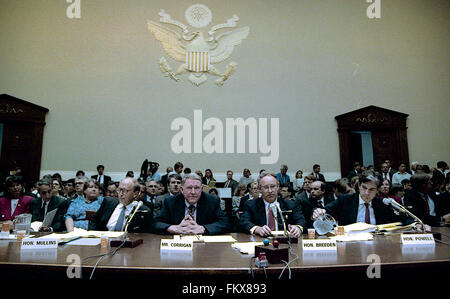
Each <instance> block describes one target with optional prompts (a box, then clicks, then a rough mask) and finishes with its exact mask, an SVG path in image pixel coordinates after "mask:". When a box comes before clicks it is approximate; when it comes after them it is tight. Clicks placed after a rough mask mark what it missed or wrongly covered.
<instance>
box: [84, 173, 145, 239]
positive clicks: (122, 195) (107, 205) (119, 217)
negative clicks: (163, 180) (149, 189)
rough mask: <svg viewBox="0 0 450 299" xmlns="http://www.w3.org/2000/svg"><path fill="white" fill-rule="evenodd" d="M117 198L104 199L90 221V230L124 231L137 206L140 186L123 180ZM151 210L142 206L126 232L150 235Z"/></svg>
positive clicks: (135, 182)
mask: <svg viewBox="0 0 450 299" xmlns="http://www.w3.org/2000/svg"><path fill="white" fill-rule="evenodd" d="M117 192H118V195H119V198H118V199H117V198H115V197H105V198H104V199H103V202H102V205H101V206H100V208H99V209H98V211H97V213H96V214H95V216H94V218H93V219H92V221H90V223H89V229H90V230H100V231H124V230H125V228H126V225H127V222H128V219H129V217H131V215H132V214H133V213H134V210H135V208H136V206H137V204H138V201H137V199H138V197H139V193H140V192H141V185H140V184H139V182H138V181H137V180H136V179H135V178H125V179H123V180H122V181H120V183H119V188H118V189H117ZM152 218H153V217H152V213H151V210H150V209H149V208H148V207H147V206H145V205H142V206H141V207H140V208H139V210H138V211H137V212H136V214H135V216H134V218H133V219H132V220H131V221H130V223H129V225H128V229H127V232H131V233H150V232H151V224H152Z"/></svg>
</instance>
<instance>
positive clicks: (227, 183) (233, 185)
mask: <svg viewBox="0 0 450 299" xmlns="http://www.w3.org/2000/svg"><path fill="white" fill-rule="evenodd" d="M223 186H224V188H231V195H232V196H233V195H234V191H235V190H236V187H237V186H238V182H237V181H236V180H233V171H231V170H228V171H227V180H226V181H225V184H224V185H223Z"/></svg>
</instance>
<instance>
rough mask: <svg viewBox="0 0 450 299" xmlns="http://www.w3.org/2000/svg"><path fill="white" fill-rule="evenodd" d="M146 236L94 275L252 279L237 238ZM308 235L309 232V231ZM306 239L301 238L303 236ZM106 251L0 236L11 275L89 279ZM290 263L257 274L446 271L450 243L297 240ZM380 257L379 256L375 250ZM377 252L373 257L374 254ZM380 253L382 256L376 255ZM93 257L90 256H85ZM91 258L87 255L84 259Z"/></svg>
mask: <svg viewBox="0 0 450 299" xmlns="http://www.w3.org/2000/svg"><path fill="white" fill-rule="evenodd" d="M433 232H440V233H442V241H444V242H445V243H450V237H449V236H450V228H433ZM132 236H133V237H139V238H142V239H143V244H141V245H139V246H138V247H135V248H121V249H120V250H119V251H118V252H117V253H116V254H115V255H113V256H107V257H104V258H103V259H102V260H101V261H100V262H99V263H98V266H97V268H96V269H95V273H94V278H121V279H128V278H129V279H134V278H144V279H159V280H164V279H171V280H173V279H174V278H179V279H180V281H189V280H194V279H208V278H214V279H218V278H219V279H251V278H252V274H251V271H249V269H250V264H251V256H249V255H245V254H241V253H240V252H239V251H238V250H237V249H233V248H232V247H231V243H194V248H193V251H192V252H169V251H161V250H160V240H161V239H162V238H172V236H160V235H153V234H134V235H132ZM232 236H233V237H234V238H235V239H236V240H237V241H238V242H248V241H261V240H262V238H258V237H252V236H249V235H246V234H236V233H234V234H232ZM303 237H305V236H303ZM299 242H301V239H299ZM111 249H114V248H109V249H107V250H106V251H105V250H104V249H101V248H100V246H73V245H70V243H69V244H68V245H65V246H59V247H58V249H53V250H39V251H33V250H31V251H28V250H27V251H25V250H21V248H20V245H19V244H18V242H16V241H7V240H2V241H0V273H1V276H3V277H6V276H7V277H9V278H23V277H30V278H43V277H49V278H54V279H66V278H67V277H68V276H67V273H68V269H69V267H71V266H72V267H73V266H74V265H77V263H78V262H79V261H82V278H85V279H86V278H89V276H90V274H91V272H92V270H93V268H94V265H95V264H96V262H97V261H98V257H95V258H88V257H91V256H97V255H100V254H103V253H106V252H107V251H109V250H111ZM292 253H293V254H291V255H290V260H291V261H292V262H291V263H290V265H289V268H290V269H287V268H286V269H284V268H285V264H276V265H269V267H268V268H267V269H266V271H263V270H262V269H257V268H255V267H253V275H254V277H256V278H265V276H267V277H269V278H278V276H279V275H280V273H281V272H282V271H283V269H284V274H283V277H284V278H287V277H288V272H289V270H290V272H291V276H292V279H305V278H307V279H308V278H311V279H315V278H320V279H323V278H357V279H367V269H368V267H370V266H371V265H372V266H373V265H374V263H378V262H379V266H380V273H381V278H400V279H402V278H404V279H408V278H410V277H414V276H417V275H420V276H423V277H425V278H430V277H434V276H439V275H443V274H444V273H446V272H448V270H449V269H450V267H449V266H450V246H448V245H445V244H442V243H439V242H436V244H435V245H433V246H426V245H421V246H402V244H401V242H400V235H399V234H392V235H376V236H375V238H374V240H372V241H362V242H343V243H338V246H337V252H326V251H321V252H307V251H305V252H304V251H303V250H302V249H301V246H300V244H293V245H292ZM374 254H375V255H376V256H373V255H374ZM369 257H371V259H368V258H369ZM373 257H375V258H376V257H379V260H377V259H373ZM85 258H88V259H85ZM84 259H85V260H84Z"/></svg>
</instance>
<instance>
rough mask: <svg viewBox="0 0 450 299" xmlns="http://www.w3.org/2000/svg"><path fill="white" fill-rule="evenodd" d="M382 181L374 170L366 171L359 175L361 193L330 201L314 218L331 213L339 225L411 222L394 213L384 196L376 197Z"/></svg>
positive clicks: (315, 211)
mask: <svg viewBox="0 0 450 299" xmlns="http://www.w3.org/2000/svg"><path fill="white" fill-rule="evenodd" d="M380 185H381V182H380V180H379V178H378V176H377V175H376V174H375V173H374V172H373V171H365V172H363V173H362V174H361V175H360V176H359V193H355V194H345V195H342V196H340V197H339V198H338V199H336V200H334V201H332V202H330V203H329V204H327V205H326V206H325V209H320V208H319V209H315V210H314V212H313V219H314V220H315V219H317V218H318V217H319V216H320V215H323V214H325V213H329V214H331V215H332V216H333V217H335V219H336V220H337V221H338V223H339V225H348V224H352V223H356V222H365V223H368V224H384V223H391V222H397V221H400V222H403V223H404V224H409V223H411V222H412V220H410V219H407V218H406V217H399V216H397V215H395V214H394V211H393V209H392V208H391V207H389V206H387V205H385V204H384V203H383V201H382V198H378V197H375V196H376V194H377V191H378V187H379V186H380Z"/></svg>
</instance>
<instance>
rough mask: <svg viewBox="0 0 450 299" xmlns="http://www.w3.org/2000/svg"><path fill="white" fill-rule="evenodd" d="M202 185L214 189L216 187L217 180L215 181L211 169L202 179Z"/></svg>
mask: <svg viewBox="0 0 450 299" xmlns="http://www.w3.org/2000/svg"><path fill="white" fill-rule="evenodd" d="M202 184H203V185H206V186H209V187H214V186H215V185H216V179H214V176H213V173H212V171H211V169H206V170H205V176H204V177H203V178H202Z"/></svg>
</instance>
